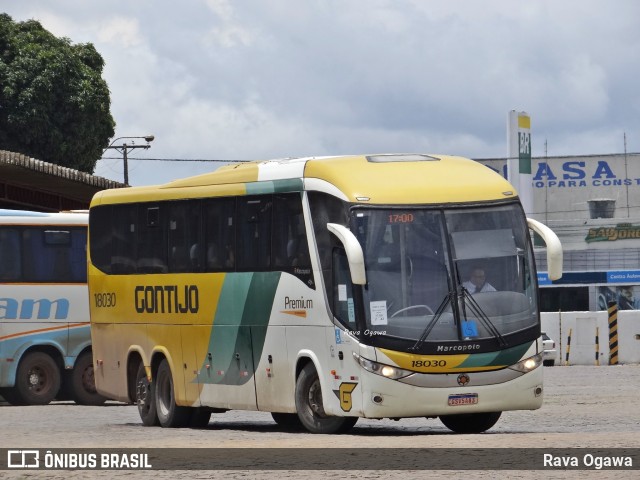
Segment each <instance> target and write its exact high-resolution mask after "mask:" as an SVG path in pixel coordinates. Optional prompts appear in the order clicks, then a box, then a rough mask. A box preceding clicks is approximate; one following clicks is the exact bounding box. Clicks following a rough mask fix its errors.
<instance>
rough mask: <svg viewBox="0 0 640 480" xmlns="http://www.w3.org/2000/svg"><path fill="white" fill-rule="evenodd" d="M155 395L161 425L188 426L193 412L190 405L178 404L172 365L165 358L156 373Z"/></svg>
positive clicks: (171, 426) (172, 426)
mask: <svg viewBox="0 0 640 480" xmlns="http://www.w3.org/2000/svg"><path fill="white" fill-rule="evenodd" d="M154 397H155V399H156V412H157V415H158V421H159V422H160V425H161V426H162V427H165V428H180V427H186V426H188V424H189V417H190V416H191V412H190V411H189V410H190V409H189V407H181V406H178V405H177V404H176V395H175V389H174V388H173V377H172V375H171V367H169V362H167V359H166V358H165V359H163V360H162V362H160V366H159V367H158V372H157V373H156V379H155V388H154Z"/></svg>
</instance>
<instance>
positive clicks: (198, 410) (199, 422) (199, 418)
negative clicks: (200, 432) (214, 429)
mask: <svg viewBox="0 0 640 480" xmlns="http://www.w3.org/2000/svg"><path fill="white" fill-rule="evenodd" d="M190 410H191V411H190V416H189V428H206V427H207V425H209V421H210V420H211V410H208V409H206V408H202V407H195V408H191V409H190Z"/></svg>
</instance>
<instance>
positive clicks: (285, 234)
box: [272, 193, 313, 285]
mask: <svg viewBox="0 0 640 480" xmlns="http://www.w3.org/2000/svg"><path fill="white" fill-rule="evenodd" d="M272 257H273V259H274V265H273V268H274V269H276V270H282V271H285V272H290V273H293V274H294V275H296V276H298V277H300V278H301V279H302V280H303V281H304V282H305V283H308V282H309V280H310V275H311V259H310V256H309V245H308V243H307V234H306V230H305V224H304V216H303V213H302V198H301V196H300V194H299V193H292V194H283V195H276V196H274V214H273V246H272ZM308 284H309V285H313V281H311V283H308Z"/></svg>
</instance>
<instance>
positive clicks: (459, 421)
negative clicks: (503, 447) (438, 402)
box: [440, 412, 502, 433]
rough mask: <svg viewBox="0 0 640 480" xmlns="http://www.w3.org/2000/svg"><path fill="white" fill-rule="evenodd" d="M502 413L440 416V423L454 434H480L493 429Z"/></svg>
mask: <svg viewBox="0 0 640 480" xmlns="http://www.w3.org/2000/svg"><path fill="white" fill-rule="evenodd" d="M500 415H502V412H489V413H463V414H458V415H440V421H441V422H442V423H443V424H444V426H445V427H447V428H448V429H449V430H452V431H454V432H456V433H482V432H484V431H486V430H489V429H490V428H491V427H493V426H494V425H495V424H496V422H497V421H498V419H499V418H500Z"/></svg>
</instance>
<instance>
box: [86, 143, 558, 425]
mask: <svg viewBox="0 0 640 480" xmlns="http://www.w3.org/2000/svg"><path fill="white" fill-rule="evenodd" d="M529 228H534V229H535V230H536V231H537V232H538V233H540V234H541V235H542V237H543V238H544V239H546V241H547V245H548V253H549V272H550V276H551V277H552V278H556V277H558V276H559V275H560V269H561V264H562V262H561V257H562V252H561V249H560V245H559V242H558V240H557V237H556V236H555V235H554V234H553V232H551V231H550V230H549V229H547V228H546V227H544V225H541V224H539V223H538V222H536V221H533V220H530V221H527V219H526V218H525V215H524V212H523V210H522V207H521V205H520V202H519V199H518V196H517V193H516V192H515V191H514V189H513V187H512V186H511V185H510V184H509V183H508V182H507V181H506V180H504V179H503V178H502V177H501V176H500V175H498V174H496V173H494V172H493V171H491V170H490V169H488V168H487V167H484V166H483V165H480V164H479V163H476V162H473V161H471V160H467V159H462V158H459V157H448V156H430V155H423V154H411V155H406V154H405V155H358V156H349V157H330V158H301V159H289V160H276V161H266V162H253V163H243V164H237V165H230V166H226V167H223V168H220V169H218V170H216V171H215V172H213V173H210V174H205V175H200V176H196V177H192V178H187V179H184V180H176V181H174V182H171V183H168V184H166V185H160V186H157V187H134V188H127V189H117V190H116V189H114V190H106V191H103V192H99V193H98V194H96V195H95V196H94V198H93V200H92V203H91V208H90V213H89V237H90V238H89V245H90V248H89V253H90V256H89V290H90V299H91V302H90V310H91V322H92V329H91V332H92V338H93V348H94V358H95V361H96V385H97V388H98V391H99V392H100V393H102V394H103V395H105V396H107V397H109V398H114V399H117V400H122V401H128V402H135V403H137V405H138V409H139V412H140V416H141V419H142V421H143V423H144V424H145V425H158V424H160V425H161V426H163V427H177V426H185V425H191V426H202V425H206V424H207V423H208V422H209V420H210V415H211V413H212V412H223V411H225V410H229V409H245V410H260V411H266V412H271V414H272V416H273V418H274V420H275V421H276V422H277V423H278V424H280V425H282V426H283V427H289V428H290V427H296V428H298V427H304V428H305V429H307V430H308V431H310V432H315V433H332V432H341V431H345V430H347V429H349V428H350V427H352V426H353V425H354V424H355V423H356V421H357V419H358V418H360V417H365V418H402V417H440V419H441V420H442V422H443V423H444V424H445V425H446V426H447V427H449V428H450V429H451V430H453V431H456V432H482V431H485V430H487V429H488V428H491V426H493V425H494V424H495V422H496V421H497V420H498V418H499V417H500V414H501V412H502V411H505V410H530V409H536V408H539V407H540V406H541V404H542V398H543V379H542V370H543V369H542V368H541V365H542V350H543V348H542V342H541V337H540V335H541V331H540V316H539V311H538V306H537V299H538V288H537V283H536V282H537V279H536V270H535V265H534V258H533V249H532V244H531V240H530V231H529ZM480 271H482V273H484V274H485V275H486V277H487V278H488V280H489V282H490V284H491V285H492V287H491V288H489V287H488V286H486V285H485V286H483V285H480V287H481V288H479V289H478V293H475V290H476V289H475V288H474V289H472V288H471V287H469V286H468V284H467V283H466V281H467V278H469V277H470V276H471V274H472V273H473V272H478V274H479V272H480Z"/></svg>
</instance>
